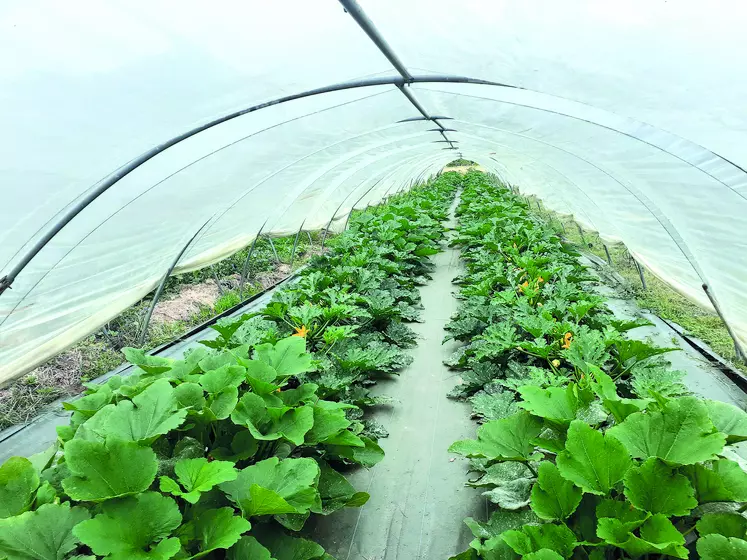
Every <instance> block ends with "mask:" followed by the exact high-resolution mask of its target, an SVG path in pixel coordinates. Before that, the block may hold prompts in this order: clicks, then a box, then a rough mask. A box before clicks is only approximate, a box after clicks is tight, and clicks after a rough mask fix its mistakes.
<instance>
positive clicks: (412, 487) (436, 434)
mask: <svg viewBox="0 0 747 560" xmlns="http://www.w3.org/2000/svg"><path fill="white" fill-rule="evenodd" d="M455 206H456V202H455V204H454V207H455ZM453 209H454V208H452V214H451V215H452V219H451V222H452V223H451V224H449V225H453ZM444 247H445V244H444ZM433 262H434V264H435V265H436V270H435V271H434V273H433V280H432V281H431V282H429V283H428V285H427V286H424V287H423V288H421V290H420V295H421V297H422V303H423V306H424V308H425V309H424V311H423V316H422V319H423V322H422V323H418V324H415V325H412V327H413V329H414V330H415V331H416V332H417V333H418V335H419V337H420V340H419V343H418V346H417V347H416V348H415V349H413V350H412V353H413V357H414V361H413V363H412V364H411V365H410V367H408V368H407V369H405V370H404V371H403V372H402V374H401V375H400V377H399V378H396V379H393V380H391V381H387V382H382V383H380V384H379V385H378V386H377V389H378V391H380V392H381V393H384V394H387V395H390V396H391V397H393V398H394V399H395V404H394V405H393V406H392V407H391V408H389V409H388V410H380V411H378V412H377V414H376V415H375V419H376V420H378V421H379V422H381V423H382V424H384V426H385V427H386V428H387V429H388V430H389V433H390V436H389V437H388V438H386V439H382V440H381V441H380V442H379V443H380V444H381V446H382V447H383V448H384V451H385V452H386V457H385V459H384V460H383V461H382V462H381V463H380V464H379V465H377V466H376V467H374V468H373V469H371V470H369V471H365V470H359V471H356V472H354V473H353V474H352V476H350V481H351V482H352V483H353V484H354V485H355V486H356V488H358V489H359V490H365V491H367V492H369V493H370V494H371V499H370V500H369V502H368V503H367V504H366V505H365V506H364V507H363V508H362V509H360V510H354V509H348V510H342V511H340V512H338V513H336V514H334V515H331V516H330V517H327V518H324V519H321V520H320V522H319V523H318V524H317V526H316V527H315V528H314V529H313V533H314V537H315V538H316V539H317V540H319V542H320V543H321V544H322V545H323V546H324V547H325V548H327V551H328V552H329V553H330V554H332V555H333V556H335V557H336V558H338V560H435V559H445V558H448V557H449V556H451V555H453V554H455V553H458V552H461V551H463V550H465V549H466V548H467V546H468V543H469V541H470V540H471V539H472V535H471V534H470V533H469V530H468V529H467V527H466V526H465V525H464V523H463V519H464V518H465V517H468V516H473V517H479V518H480V519H482V518H483V517H484V516H485V512H486V510H485V502H484V500H481V499H480V497H479V492H478V491H477V490H476V489H473V488H468V487H465V485H464V481H465V480H466V479H467V473H466V463H465V462H464V461H454V460H453V457H452V456H451V455H450V454H449V453H448V452H447V449H448V447H449V445H450V444H451V443H452V442H454V441H456V440H458V439H463V438H468V437H474V436H475V425H474V423H473V422H472V421H471V420H470V406H469V405H467V404H465V403H461V402H456V401H453V400H450V399H447V398H446V394H447V393H448V392H449V391H450V390H451V389H452V388H453V387H454V385H455V384H456V378H455V376H454V373H453V372H451V371H449V369H448V368H447V367H446V366H445V365H443V363H442V361H443V359H445V358H446V357H448V356H449V355H450V354H451V353H452V351H453V350H455V349H456V346H457V345H456V344H454V343H451V344H448V343H447V344H445V345H442V344H441V340H442V339H443V337H444V335H445V331H444V329H443V327H444V325H445V324H446V323H447V321H448V320H449V318H450V316H451V314H452V313H453V312H454V311H456V306H457V301H456V299H454V297H453V295H452V292H453V291H454V286H453V285H452V284H451V280H452V279H453V278H454V276H456V274H457V273H458V269H459V251H458V250H455V249H451V248H447V247H445V250H444V252H442V253H439V254H438V255H435V256H434V257H433Z"/></svg>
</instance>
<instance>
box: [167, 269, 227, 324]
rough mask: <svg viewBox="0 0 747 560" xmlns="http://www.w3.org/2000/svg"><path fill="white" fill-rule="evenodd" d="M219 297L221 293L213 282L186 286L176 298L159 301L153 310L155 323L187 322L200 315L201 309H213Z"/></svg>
mask: <svg viewBox="0 0 747 560" xmlns="http://www.w3.org/2000/svg"><path fill="white" fill-rule="evenodd" d="M219 296H220V291H219V290H218V286H217V285H216V283H215V282H214V281H213V280H208V281H207V282H203V283H202V284H190V285H187V286H184V287H183V288H182V289H181V290H180V291H179V294H178V295H177V296H176V297H174V298H172V299H168V300H163V301H159V302H158V303H157V304H156V308H155V309H154V310H153V322H154V323H172V322H174V321H186V320H187V319H189V318H190V317H192V316H193V315H195V314H196V313H198V312H199V311H200V308H201V307H203V306H206V307H212V305H213V304H214V303H215V300H217V299H218V297H219Z"/></svg>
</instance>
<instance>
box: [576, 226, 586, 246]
mask: <svg viewBox="0 0 747 560" xmlns="http://www.w3.org/2000/svg"><path fill="white" fill-rule="evenodd" d="M576 227H577V228H578V233H579V234H580V235H581V242H582V243H583V244H584V246H586V247H588V245H587V243H586V238H585V237H584V230H583V228H582V227H581V225H580V224H576Z"/></svg>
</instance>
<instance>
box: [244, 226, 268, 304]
mask: <svg viewBox="0 0 747 560" xmlns="http://www.w3.org/2000/svg"><path fill="white" fill-rule="evenodd" d="M266 223H267V220H265V223H264V224H262V225H261V226H260V228H259V231H258V232H257V235H255V236H254V239H252V244H251V246H250V247H249V252H248V253H247V255H246V260H245V261H244V266H243V267H242V269H241V278H240V280H239V298H240V299H242V300H243V299H244V284H245V283H246V276H247V274H248V273H249V261H250V260H251V258H252V254H253V253H254V248H255V247H256V246H257V240H258V239H259V236H260V235H261V234H262V230H263V229H265V224H266Z"/></svg>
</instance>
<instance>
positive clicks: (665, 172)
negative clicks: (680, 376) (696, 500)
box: [0, 0, 747, 383]
mask: <svg viewBox="0 0 747 560" xmlns="http://www.w3.org/2000/svg"><path fill="white" fill-rule="evenodd" d="M361 5H362V8H363V10H364V11H365V12H366V13H367V14H368V16H369V17H370V19H371V20H372V21H373V22H374V24H375V25H376V26H377V28H378V29H379V31H380V32H381V34H382V36H383V37H384V38H385V39H386V40H387V41H388V43H389V44H390V46H391V47H392V49H393V50H394V52H395V53H396V54H397V55H398V57H399V58H400V60H402V62H403V63H404V65H405V66H406V67H407V68H408V69H409V71H410V72H411V73H412V74H414V75H423V74H435V73H439V74H455V75H460V76H468V77H470V78H476V79H482V80H490V81H494V82H499V83H502V84H508V85H512V86H517V88H521V89H517V88H511V87H499V86H488V85H473V84H444V83H417V84H413V85H411V86H408V87H409V88H410V91H411V92H412V93H413V94H414V96H415V97H416V98H417V99H418V101H419V102H420V104H421V105H422V106H423V107H424V108H425V109H426V110H427V111H428V112H429V114H431V115H444V116H448V117H451V118H452V119H453V120H449V121H446V120H444V121H441V122H442V123H443V124H444V125H447V126H448V127H449V128H453V129H456V132H447V135H448V138H449V139H452V140H456V141H458V143H457V144H456V145H457V146H458V147H459V152H457V151H454V150H444V149H443V148H444V147H446V146H448V144H446V143H444V142H440V140H443V137H442V136H441V134H439V133H438V132H435V131H433V129H434V128H435V125H434V123H432V122H428V121H411V122H404V123H400V122H398V121H400V120H402V119H407V118H412V117H418V116H420V113H419V112H418V111H417V110H416V109H415V108H414V107H413V106H412V104H410V102H409V101H408V100H407V98H406V97H405V96H404V95H402V93H401V92H400V91H398V89H397V88H396V87H394V86H392V85H379V86H372V87H363V88H357V89H349V90H345V91H338V92H334V93H325V94H320V95H315V96H312V97H306V98H303V99H299V100H296V101H292V102H287V103H283V104H279V105H274V106H271V107H268V108H264V109H261V110H258V111H255V112H252V113H249V114H247V115H245V116H242V117H239V118H237V119H234V120H231V121H228V122H226V123H224V124H221V125H219V126H216V127H214V128H211V129H209V130H207V131H205V132H202V133H200V134H198V135H196V136H194V137H192V138H190V139H188V140H186V141H183V142H181V143H179V144H177V145H176V146H174V147H172V148H170V149H168V150H166V151H165V152H163V153H162V154H160V155H158V156H156V157H155V158H153V159H152V160H150V161H149V162H147V163H145V164H144V165H142V166H140V167H139V168H137V169H136V170H135V171H134V172H132V173H131V174H129V175H128V176H126V177H125V178H124V179H122V180H121V181H119V182H118V183H116V184H115V185H114V186H113V187H112V188H110V189H109V190H108V191H107V192H106V193H104V194H103V195H102V196H100V197H99V198H98V199H97V200H96V201H95V202H93V203H92V204H91V205H90V206H88V207H87V208H86V209H85V210H83V211H82V212H81V213H80V214H79V215H78V216H77V217H76V218H75V219H74V220H73V221H72V222H71V223H70V224H69V225H67V226H66V227H65V228H64V229H63V230H62V231H61V232H60V233H59V234H58V235H57V236H55V237H54V238H53V239H52V241H51V242H50V243H49V244H48V245H47V246H46V247H45V248H44V249H43V250H42V251H41V252H40V253H39V254H38V255H37V256H36V257H35V258H34V259H33V260H32V261H31V262H30V264H29V265H28V266H27V267H26V269H24V270H23V271H22V272H21V274H20V275H19V276H18V277H17V279H16V280H15V282H14V283H13V287H12V289H11V290H7V291H6V292H5V293H4V294H2V296H0V323H2V324H0V383H2V382H4V381H7V380H9V379H12V378H14V377H16V376H18V375H21V374H23V373H24V372H26V371H28V370H30V369H32V368H33V367H35V366H37V365H39V364H40V363H42V362H44V361H45V360H47V359H48V358H50V357H51V356H53V355H55V354H56V353H58V352H60V351H62V350H64V349H66V348H67V347H69V346H71V345H72V344H74V343H75V342H77V341H78V340H80V339H81V338H83V337H85V336H86V335H88V334H90V333H92V332H94V331H96V330H97V329H98V328H100V327H101V326H102V325H103V324H105V323H106V322H107V321H108V320H110V319H111V318H112V317H114V316H116V315H117V314H118V313H120V312H121V311H123V310H124V309H126V308H127V307H128V306H130V305H132V304H133V303H135V302H137V301H138V300H139V299H141V298H142V297H143V296H144V295H146V294H147V293H148V292H149V291H150V290H152V289H153V288H154V287H155V286H156V285H157V284H158V282H159V281H160V280H161V278H162V277H163V275H164V274H165V273H166V271H167V270H168V268H169V266H170V264H171V263H172V262H173V260H174V258H175V257H176V255H178V253H179V252H180V251H181V249H182V248H183V247H184V246H185V245H186V244H187V242H188V241H189V240H190V239H191V238H192V237H193V236H195V234H196V233H197V232H198V231H199V234H198V235H197V237H196V238H195V239H194V242H193V243H192V244H191V245H190V247H189V249H188V250H187V252H186V253H185V255H184V256H183V258H182V259H181V261H180V263H179V265H178V267H177V269H176V271H177V272H183V271H187V270H192V269H196V268H200V267H203V266H206V265H208V264H211V263H214V262H217V261H219V260H221V259H223V258H225V257H227V256H229V255H231V254H232V253H234V252H235V251H237V250H239V249H241V248H243V247H245V246H247V245H248V244H249V243H251V241H252V240H253V239H254V238H255V236H256V235H257V232H258V231H259V230H260V228H262V231H263V233H267V234H270V235H288V234H293V233H295V232H296V231H298V229H299V228H300V227H303V229H305V230H315V229H319V228H321V227H325V226H326V225H327V223H329V222H330V220H332V228H334V229H337V230H339V229H340V228H342V227H343V226H344V224H345V219H346V216H347V215H348V213H349V212H350V211H351V209H352V208H353V206H355V207H357V208H363V207H365V206H367V205H372V204H377V203H378V202H380V201H381V200H382V199H383V198H386V197H388V196H391V195H392V194H394V193H396V192H401V191H402V190H405V189H407V188H409V186H410V185H411V184H412V183H413V182H414V181H416V180H417V179H418V178H425V177H427V176H429V175H431V174H433V173H435V172H437V171H438V170H439V169H440V168H441V167H442V166H443V165H444V164H445V163H447V162H448V161H450V160H451V159H454V157H456V154H457V153H461V154H462V155H463V156H464V157H466V158H469V159H474V160H477V161H478V162H480V163H481V164H482V165H483V166H484V167H485V168H486V169H489V170H491V171H493V172H495V173H496V174H498V175H499V176H500V177H502V178H503V179H504V180H505V181H507V182H509V183H511V184H513V185H516V186H517V187H519V188H521V189H522V190H523V191H524V192H526V193H528V194H535V195H537V196H538V197H540V198H542V199H543V201H544V202H545V203H546V205H547V206H549V207H550V208H552V209H554V210H557V211H558V212H562V213H567V214H572V215H573V216H574V217H575V218H576V219H577V220H578V221H579V222H580V223H581V224H582V225H584V227H587V228H590V229H594V230H597V231H599V232H600V234H601V235H602V237H603V238H604V239H606V240H608V241H622V242H624V243H626V245H627V246H628V247H629V249H630V250H631V252H632V254H633V255H634V257H635V258H636V259H638V260H639V261H640V262H641V263H642V264H644V265H645V266H646V267H647V268H648V269H649V270H651V271H652V272H653V273H654V274H656V275H657V276H658V277H660V278H662V279H663V280H665V281H666V282H668V283H669V284H671V285H672V286H673V287H674V288H675V289H676V290H678V291H679V292H681V293H683V294H684V295H686V296H687V297H689V298H690V299H692V300H693V301H696V302H698V303H700V304H701V305H703V306H705V307H710V303H709V301H708V298H707V297H706V295H705V293H704V292H703V290H702V287H701V285H702V284H703V283H707V284H708V285H709V287H710V289H711V292H712V293H713V295H714V296H715V297H716V299H717V301H718V302H719V304H720V307H721V310H722V311H723V314H724V317H725V319H726V321H727V322H728V323H729V325H730V326H731V327H732V329H733V330H734V332H735V333H736V335H737V337H738V339H739V340H740V341H741V342H742V343H743V344H745V345H747V298H746V297H745V293H744V287H745V281H747V227H746V226H747V199H746V197H747V180H746V175H745V173H744V171H743V170H742V169H741V167H744V166H745V165H747V114H746V113H745V112H744V110H743V104H744V99H747V74H745V73H743V72H735V68H740V67H741V65H742V64H743V61H744V60H745V59H747V41H744V39H743V29H744V26H745V23H747V16H746V15H745V10H747V7H745V6H743V5H742V4H738V3H732V2H729V3H726V2H709V3H707V4H706V3H705V2H702V1H697V2H696V1H686V0H683V1H681V2H664V1H663V0H658V1H657V0H653V1H652V0H645V1H644V0H634V1H631V2H626V3H625V4H624V5H615V6H611V5H609V4H605V3H600V2H597V1H595V0H586V1H580V0H579V1H567V0H564V1H560V2H538V1H530V2H521V3H520V2H515V1H493V2H482V1H480V2H478V1H469V0H468V1H465V2H460V3H453V2H446V1H445V0H437V1H433V0H430V1H428V2H425V1H424V0H407V1H404V2H403V1H400V0H398V1H395V0H377V1H376V2H373V1H365V2H361ZM706 15H707V17H705V16H706ZM371 76H378V77H397V76H398V74H397V72H396V71H395V69H394V68H392V65H391V63H390V62H389V61H388V60H387V59H386V57H384V56H383V55H382V54H381V53H380V52H379V50H378V49H377V47H376V46H375V45H374V44H373V42H372V41H371V40H370V39H369V38H368V37H367V36H366V34H365V33H364V32H363V31H362V30H361V29H360V28H359V27H358V25H357V24H356V23H355V22H354V21H353V19H352V18H351V17H350V16H349V15H348V14H346V13H345V12H344V10H343V9H342V6H341V5H340V4H339V3H338V2H337V1H335V0H317V1H315V2H308V1H302V0H289V1H286V2H262V3H260V2H238V1H231V2H226V1H223V2H221V1H218V2H214V3H211V4H210V5H206V4H204V3H203V2H197V1H189V2H175V1H174V2H166V1H162V2H155V3H154V2H145V1H128V2H115V1H112V0H108V1H106V2H94V1H93V0H89V1H85V0H84V1H81V2H77V3H75V5H74V6H73V7H70V6H67V5H66V6H65V7H64V8H63V7H62V6H61V5H59V3H57V2H54V1H53V0H46V1H43V0H37V1H32V2H20V0H10V1H8V2H4V3H3V4H2V6H0V100H2V103H1V104H0V113H1V114H2V117H3V118H2V122H3V124H4V132H5V133H4V134H3V135H2V137H0V148H1V149H0V154H2V155H0V191H1V194H2V203H0V224H2V227H0V277H1V276H2V275H3V274H5V273H7V271H8V270H10V269H11V267H12V266H13V264H14V263H16V262H17V261H18V259H19V258H20V257H21V255H22V254H23V253H24V251H25V250H27V249H28V248H29V247H30V246H31V245H32V244H33V242H34V241H35V240H36V239H38V236H39V235H40V233H41V232H42V231H44V229H45V228H46V227H48V226H49V225H50V223H52V222H53V221H54V220H55V219H56V218H58V217H59V216H60V215H61V213H63V212H64V210H65V209H66V207H68V206H69V205H70V204H71V203H72V202H74V201H75V200H76V198H78V197H80V196H81V195H83V194H84V193H86V192H87V191H88V189H90V188H91V186H92V185H93V184H95V183H96V182H97V181H98V180H100V179H101V178H102V177H104V176H106V175H108V174H109V173H111V172H112V171H114V170H115V169H116V168H118V167H119V166H121V165H123V164H125V163H126V162H128V161H130V160H131V159H133V158H135V157H137V156H138V155H139V154H140V153H142V152H144V151H146V150H148V149H150V148H152V147H153V146H155V145H157V144H159V143H161V142H164V141H165V140H167V139H169V138H171V137H173V136H176V135H178V134H180V133H183V132H184V131H186V130H189V129H190V128H192V127H195V126H197V125H200V124H203V123H206V122H209V121H211V120H213V119H215V118H217V117H220V116H222V115H225V114H227V113H230V112H232V111H235V110H238V109H243V108H246V107H249V106H252V105H255V104H258V103H262V102H266V101H270V100H273V99H276V98H279V97H283V96H286V95H289V94H296V93H300V92H302V91H305V90H308V89H313V88H318V87H323V86H327V85H330V84H334V83H338V82H344V81H347V80H351V79H360V78H365V77H371ZM716 153H718V154H720V155H721V156H723V158H722V157H718V156H716V155H715V154H716ZM724 158H725V159H724ZM730 162H733V163H730ZM740 166H741V167H740ZM201 228H202V229H201Z"/></svg>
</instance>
